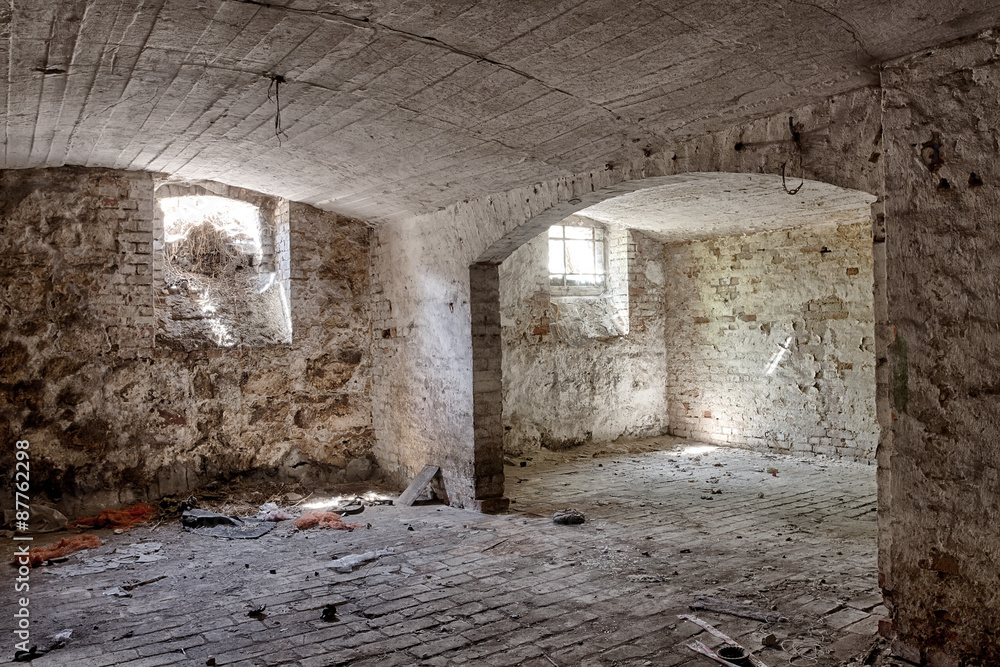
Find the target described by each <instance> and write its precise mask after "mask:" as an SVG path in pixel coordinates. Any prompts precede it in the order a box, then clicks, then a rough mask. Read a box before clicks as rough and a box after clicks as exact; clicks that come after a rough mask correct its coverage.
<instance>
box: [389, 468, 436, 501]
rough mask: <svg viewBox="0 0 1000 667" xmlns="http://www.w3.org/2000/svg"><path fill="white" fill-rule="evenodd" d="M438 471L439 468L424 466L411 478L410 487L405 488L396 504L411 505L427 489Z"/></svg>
mask: <svg viewBox="0 0 1000 667" xmlns="http://www.w3.org/2000/svg"><path fill="white" fill-rule="evenodd" d="M440 470H441V468H439V467H437V466H424V469H423V470H421V471H420V472H419V473H417V476H416V477H414V478H413V481H412V482H410V485H409V486H408V487H406V491H403V493H402V494H401V495H400V496H399V500H397V501H396V504H397V505H412V504H413V501H414V500H416V499H417V496H419V495H420V492H421V491H423V490H424V489H426V488H427V485H428V484H430V483H431V480H432V479H434V475H436V474H438V472H439V471H440Z"/></svg>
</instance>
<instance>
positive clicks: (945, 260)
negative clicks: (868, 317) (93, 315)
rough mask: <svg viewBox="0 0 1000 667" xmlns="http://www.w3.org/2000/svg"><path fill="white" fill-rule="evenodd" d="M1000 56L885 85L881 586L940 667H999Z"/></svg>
mask: <svg viewBox="0 0 1000 667" xmlns="http://www.w3.org/2000/svg"><path fill="white" fill-rule="evenodd" d="M998 53H1000V36H998V35H997V33H996V32H991V33H987V34H985V35H982V36H980V37H978V38H977V39H972V40H967V41H965V42H963V43H960V44H957V45H953V46H951V47H949V48H942V49H933V50H929V51H926V52H922V53H920V54H919V55H915V56H913V57H912V58H906V59H903V60H901V61H899V62H896V63H891V64H890V65H889V66H888V67H887V68H886V70H885V83H884V85H885V88H886V92H885V136H886V137H887V147H886V151H887V156H888V158H889V164H888V168H887V170H886V191H887V193H889V194H890V195H891V196H889V197H887V198H886V212H885V224H886V268H887V285H888V299H887V303H888V311H889V319H890V321H891V322H892V323H893V324H894V325H895V330H894V331H895V334H896V336H895V339H894V340H893V342H892V345H891V346H890V351H891V355H890V359H891V367H890V373H891V382H892V385H893V396H892V398H893V401H892V425H893V427H892V434H891V435H892V439H891V441H890V445H891V446H890V447H887V448H886V451H885V454H884V458H885V461H884V463H885V467H886V468H887V470H888V474H887V475H884V476H883V477H882V478H880V479H879V493H880V498H879V505H880V506H879V511H880V513H885V514H886V517H887V519H886V520H885V521H884V522H883V530H882V532H881V534H880V536H879V540H880V549H881V550H882V551H883V553H884V554H885V557H884V558H883V561H882V563H881V567H880V580H881V583H882V586H883V587H884V589H885V591H886V598H887V601H888V603H889V605H890V606H891V607H892V608H893V610H894V613H893V620H894V626H893V628H892V632H893V633H896V634H897V635H898V638H899V640H900V641H901V645H900V647H899V648H900V651H901V653H903V654H904V655H905V656H906V657H909V658H910V659H911V660H919V659H920V658H921V657H923V658H924V659H925V660H927V661H928V662H929V663H930V664H932V665H935V666H939V665H940V666H946V667H953V666H955V665H958V664H966V665H996V664H1000V587H998V586H997V584H998V581H1000V540H998V539H997V525H998V522H1000V289H998V284H1000V283H998V277H1000V187H998V186H1000V161H998V160H997V150H998V148H997V147H998V146H1000V108H998V106H997V99H998V97H1000V62H998V60H997V54H998ZM960 661H962V662H961V663H960Z"/></svg>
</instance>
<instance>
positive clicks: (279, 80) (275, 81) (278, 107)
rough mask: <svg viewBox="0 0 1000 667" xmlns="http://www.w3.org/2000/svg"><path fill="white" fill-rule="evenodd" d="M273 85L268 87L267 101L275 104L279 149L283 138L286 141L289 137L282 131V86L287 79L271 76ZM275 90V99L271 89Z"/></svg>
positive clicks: (275, 129) (275, 130)
mask: <svg viewBox="0 0 1000 667" xmlns="http://www.w3.org/2000/svg"><path fill="white" fill-rule="evenodd" d="M268 78H269V79H271V83H270V84H268V86H267V99H268V101H269V102H274V136H276V137H278V147H279V148H280V147H281V137H282V136H284V137H285V138H286V139H287V138H288V135H287V134H285V131H284V130H283V129H281V84H283V83H285V77H283V76H281V75H280V74H271V75H270V76H269V77H268ZM272 88H273V89H274V98H272V97H271V89H272Z"/></svg>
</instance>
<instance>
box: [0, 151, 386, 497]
mask: <svg viewBox="0 0 1000 667" xmlns="http://www.w3.org/2000/svg"><path fill="white" fill-rule="evenodd" d="M0 185H2V187H0V276H2V280H0V284H2V286H3V287H2V292H0V296H2V301H0V303H2V304H3V305H2V306H0V307H2V308H3V316H2V317H0V434H2V435H4V436H5V439H7V438H14V437H16V438H19V439H28V440H29V441H30V442H31V443H32V451H33V452H34V456H33V459H32V467H33V473H35V475H33V479H37V480H38V486H37V487H35V492H36V494H38V495H39V496H43V495H47V496H49V497H50V498H52V499H56V500H58V501H59V506H60V507H61V508H63V509H64V510H66V511H67V512H69V513H73V514H75V513H78V512H83V511H90V510H93V509H97V508H100V507H104V506H111V505H117V504H120V503H124V502H129V501H131V500H133V499H136V498H143V497H148V496H152V497H156V496H159V495H163V494H168V493H175V492H183V491H186V490H188V489H190V488H192V487H194V486H197V485H198V484H200V483H203V482H205V481H208V480H209V479H219V478H221V479H227V478H231V477H234V476H239V475H245V474H251V475H252V474H260V475H264V476H267V477H269V478H271V479H283V480H286V481H289V482H299V483H301V484H303V485H306V486H308V487H311V486H313V485H317V484H326V483H332V482H337V481H344V480H346V479H348V478H351V479H358V478H362V477H368V476H370V475H372V474H373V473H374V468H375V462H374V459H373V457H372V455H371V450H372V446H373V441H374V436H373V433H372V426H371V424H372V422H371V419H372V418H371V396H370V394H371V390H370V383H371V378H370V364H371V361H370V360H371V318H370V308H369V303H370V292H369V275H370V274H369V270H370V266H369V265H370V259H369V248H370V235H371V232H370V229H369V228H368V227H367V226H366V225H365V224H364V223H361V222H359V221H356V220H350V219H347V218H342V217H339V216H337V215H335V214H331V213H325V212H322V211H319V210H317V209H314V208H312V207H309V206H304V205H300V204H292V205H290V206H289V205H287V204H286V205H284V210H285V211H286V214H285V216H284V221H285V222H284V223H281V222H279V224H278V229H279V230H280V228H281V225H282V224H285V225H286V226H287V229H288V230H289V232H290V244H289V259H290V267H291V271H290V274H291V275H290V287H291V294H292V298H291V310H292V318H293V330H294V339H293V342H292V344H290V345H270V346H267V347H261V348H245V347H236V348H232V349H219V348H213V347H200V348H197V349H170V348H164V347H158V346H155V345H154V337H153V321H154V296H153V288H154V281H155V280H157V276H158V275H160V274H159V273H158V271H161V270H162V269H161V268H160V267H156V266H155V263H154V252H153V249H154V231H153V230H154V225H153V179H152V176H151V175H149V174H144V173H137V172H121V171H111V170H98V169H72V168H65V169H51V170H23V171H4V172H0ZM160 279H161V280H162V276H161V277H160ZM11 451H13V450H12V449H10V448H6V449H4V451H3V452H2V453H0V456H5V457H8V458H9V453H10V452H11Z"/></svg>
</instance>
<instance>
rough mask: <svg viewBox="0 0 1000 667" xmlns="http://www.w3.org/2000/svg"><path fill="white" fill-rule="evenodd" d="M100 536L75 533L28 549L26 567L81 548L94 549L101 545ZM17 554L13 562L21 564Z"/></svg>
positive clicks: (66, 554) (37, 564)
mask: <svg viewBox="0 0 1000 667" xmlns="http://www.w3.org/2000/svg"><path fill="white" fill-rule="evenodd" d="M101 544H103V542H101V540H100V538H98V537H97V536H96V535H76V536H75V537H64V538H63V539H61V540H59V541H58V542H56V543H55V544H53V545H51V546H48V547H37V548H35V549H29V550H28V567H38V566H39V565H41V564H42V563H44V562H45V561H47V560H51V559H53V558H62V557H63V556H68V555H69V554H71V553H75V552H77V551H82V550H83V549H96V548H97V547H99V546H101ZM18 558H19V557H18V556H15V557H14V563H15V564H17V565H22V564H23V563H20V562H19V561H18Z"/></svg>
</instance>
